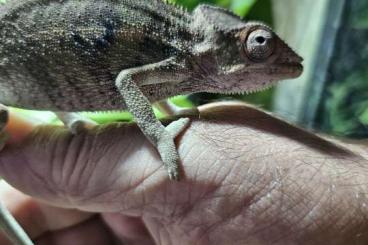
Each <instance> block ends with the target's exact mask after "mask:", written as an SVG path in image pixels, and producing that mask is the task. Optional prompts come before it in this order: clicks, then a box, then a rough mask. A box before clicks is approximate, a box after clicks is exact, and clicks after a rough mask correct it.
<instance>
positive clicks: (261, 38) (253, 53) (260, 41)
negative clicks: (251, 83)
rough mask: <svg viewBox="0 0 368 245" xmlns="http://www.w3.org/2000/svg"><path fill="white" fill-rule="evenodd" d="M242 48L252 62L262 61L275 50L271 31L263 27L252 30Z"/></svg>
mask: <svg viewBox="0 0 368 245" xmlns="http://www.w3.org/2000/svg"><path fill="white" fill-rule="evenodd" d="M243 48H244V51H245V54H246V55H247V56H248V58H249V59H251V60H252V61H254V62H262V61H264V60H266V59H267V58H268V57H270V56H271V55H272V54H273V52H274V50H275V40H274V36H273V33H272V32H270V31H268V30H264V29H258V30H255V31H252V32H251V33H250V34H249V35H248V38H247V40H246V41H245V43H244V47H243Z"/></svg>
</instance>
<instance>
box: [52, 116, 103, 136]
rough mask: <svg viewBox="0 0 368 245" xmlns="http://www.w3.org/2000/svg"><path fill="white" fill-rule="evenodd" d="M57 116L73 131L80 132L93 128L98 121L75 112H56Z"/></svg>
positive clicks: (74, 132)
mask: <svg viewBox="0 0 368 245" xmlns="http://www.w3.org/2000/svg"><path fill="white" fill-rule="evenodd" d="M55 114H56V115H57V117H58V118H59V119H60V120H61V121H62V122H63V123H64V125H65V126H67V127H68V129H69V130H70V131H71V132H72V134H78V133H81V132H83V131H85V130H86V129H91V128H93V127H94V126H96V125H97V123H96V122H95V121H93V120H91V119H89V118H87V117H84V116H82V115H81V114H79V113H75V112H56V113H55Z"/></svg>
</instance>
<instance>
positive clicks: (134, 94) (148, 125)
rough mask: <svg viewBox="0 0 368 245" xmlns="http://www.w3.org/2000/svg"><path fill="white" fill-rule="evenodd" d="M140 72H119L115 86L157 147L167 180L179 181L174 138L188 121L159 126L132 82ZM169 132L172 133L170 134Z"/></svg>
mask: <svg viewBox="0 0 368 245" xmlns="http://www.w3.org/2000/svg"><path fill="white" fill-rule="evenodd" d="M146 69H147V70H149V69H150V68H149V67H147V68H146ZM141 71H142V70H134V69H133V70H124V71H122V72H120V74H119V76H118V77H117V79H116V82H115V84H116V86H117V88H118V90H119V92H120V94H121V95H122V97H123V99H124V102H125V104H126V106H127V108H128V110H129V111H130V112H131V113H132V114H133V116H134V119H135V121H136V123H137V125H138V126H139V128H140V129H141V130H142V132H143V133H144V134H145V136H146V137H147V138H148V139H149V140H150V141H151V143H152V144H153V145H155V146H156V147H157V150H158V152H159V153H160V156H161V159H162V161H163V162H164V164H165V167H166V169H167V171H168V174H169V178H170V179H171V180H179V164H178V163H179V155H178V152H177V151H176V147H175V143H174V136H175V135H177V134H178V132H179V131H181V130H182V129H183V128H184V127H185V126H186V125H187V123H188V122H189V120H179V121H176V122H174V123H173V124H171V126H168V128H165V127H164V126H163V125H162V124H161V122H160V121H159V120H158V119H157V118H156V117H155V114H154V113H153V110H152V106H151V103H150V102H149V100H148V99H147V98H146V97H145V95H144V94H143V93H142V92H141V90H140V89H139V87H138V85H137V84H136V83H135V81H134V80H133V75H135V74H136V73H137V72H141ZM143 71H145V70H143ZM169 130H172V131H173V132H172V133H171V132H169Z"/></svg>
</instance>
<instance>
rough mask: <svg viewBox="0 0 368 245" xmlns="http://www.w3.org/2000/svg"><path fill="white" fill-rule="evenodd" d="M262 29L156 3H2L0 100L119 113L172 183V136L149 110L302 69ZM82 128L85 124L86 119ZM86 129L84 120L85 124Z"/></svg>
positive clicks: (215, 11)
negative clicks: (130, 120) (125, 114)
mask: <svg viewBox="0 0 368 245" xmlns="http://www.w3.org/2000/svg"><path fill="white" fill-rule="evenodd" d="M301 61H302V59H301V58H300V57H299V56H298V55H297V54H295V53H294V52H293V51H292V50H291V49H290V48H289V47H288V46H287V45H286V44H285V43H284V42H283V41H282V40H281V39H280V38H279V37H278V36H277V35H276V34H275V33H274V32H273V31H272V30H271V29H270V28H269V27H267V26H265V25H263V24H261V23H257V22H244V21H242V20H241V19H240V18H239V17H237V16H235V15H233V14H232V13H230V12H228V11H226V10H224V9H221V8H217V7H213V6H209V5H200V6H199V7H197V8H196V9H195V11H194V12H193V13H189V12H186V11H185V10H182V9H179V8H177V7H175V6H173V5H169V4H167V3H165V2H163V1H161V0H103V1H101V0H64V1H56V0H23V1H19V0H8V1H7V3H6V4H5V5H3V6H1V7H0V103H3V104H5V105H9V106H15V107H21V108H26V109H36V110H51V111H54V112H57V114H58V115H59V116H60V117H61V119H62V120H63V121H64V122H66V124H67V125H69V126H70V127H71V128H72V129H74V130H76V129H77V126H76V125H80V124H78V121H80V120H81V119H79V118H78V117H76V116H75V114H70V112H78V111H101V110H105V111H106V110H121V109H127V110H128V111H130V112H131V113H132V114H133V117H134V119H135V121H136V123H137V124H138V126H139V127H140V129H141V130H142V132H143V133H144V134H145V135H146V137H147V138H148V139H149V140H150V141H151V142H152V144H153V145H154V146H155V147H156V148H157V150H158V152H159V154H160V156H161V159H162V161H163V163H164V165H165V167H166V169H167V171H168V173H169V177H170V179H173V180H177V179H178V178H179V171H178V161H179V156H178V153H177V151H176V148H175V145H174V138H175V136H176V135H177V134H178V133H180V131H181V130H182V129H183V127H185V125H186V124H187V123H188V120H187V119H181V120H178V121H175V122H173V123H172V124H170V125H169V126H167V127H166V128H165V127H164V126H163V125H162V124H161V122H160V121H159V120H157V119H156V118H155V116H154V113H153V110H152V107H151V103H152V102H156V101H160V100H163V99H165V98H168V97H170V96H174V95H179V94H188V93H193V92H204V91H205V92H214V93H244V92H252V91H257V90H260V89H262V88H264V87H268V86H270V85H272V84H273V83H274V82H275V81H278V80H281V79H286V78H294V77H297V76H299V75H300V74H301V72H302V65H301ZM89 123H90V122H89ZM85 124H86V125H87V124H88V122H87V121H85Z"/></svg>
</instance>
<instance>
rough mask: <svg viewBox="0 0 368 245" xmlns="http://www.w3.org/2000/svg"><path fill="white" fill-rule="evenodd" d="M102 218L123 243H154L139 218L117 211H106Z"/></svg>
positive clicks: (149, 244) (146, 244) (144, 244)
mask: <svg viewBox="0 0 368 245" xmlns="http://www.w3.org/2000/svg"><path fill="white" fill-rule="evenodd" d="M102 219H103V220H104V221H105V223H106V224H107V225H108V226H109V227H110V229H111V230H112V232H113V233H114V234H115V236H116V237H117V238H119V240H120V241H122V242H124V244H140V245H151V244H154V241H153V240H152V237H151V235H150V234H149V232H148V230H147V228H146V226H145V225H144V223H143V222H142V219H141V218H135V217H128V216H124V215H121V214H117V213H106V214H103V215H102Z"/></svg>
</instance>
